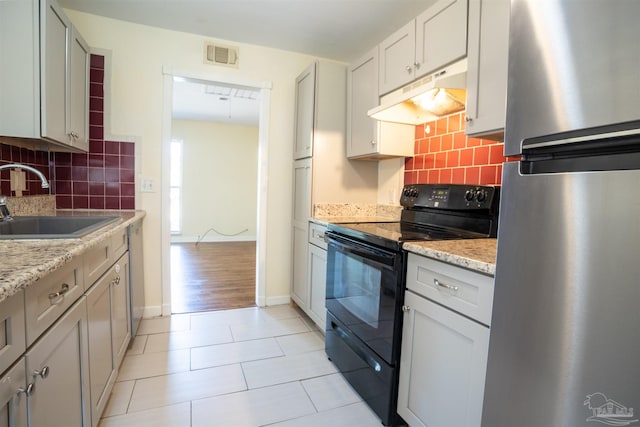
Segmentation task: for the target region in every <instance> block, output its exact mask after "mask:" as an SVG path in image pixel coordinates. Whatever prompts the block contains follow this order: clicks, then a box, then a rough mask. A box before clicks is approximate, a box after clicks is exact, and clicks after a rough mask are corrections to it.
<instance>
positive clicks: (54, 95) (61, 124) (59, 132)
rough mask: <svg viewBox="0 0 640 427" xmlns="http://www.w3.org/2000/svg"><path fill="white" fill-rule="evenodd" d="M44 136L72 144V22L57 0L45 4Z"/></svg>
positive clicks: (42, 37)
mask: <svg viewBox="0 0 640 427" xmlns="http://www.w3.org/2000/svg"><path fill="white" fill-rule="evenodd" d="M40 7H41V16H42V18H43V19H42V20H41V26H42V27H41V32H40V43H41V55H42V56H41V79H42V80H41V87H42V88H41V90H42V93H41V102H42V105H41V108H42V136H43V137H45V138H50V139H53V140H54V141H58V142H64V143H70V142H71V141H70V138H69V136H67V124H68V123H67V113H68V110H67V105H68V98H67V97H68V92H67V87H68V86H67V85H68V81H67V76H68V75H69V69H68V66H69V56H68V52H67V47H68V45H69V40H71V21H69V18H67V17H66V16H65V15H64V13H63V12H62V9H61V8H60V7H59V6H58V4H57V3H56V2H55V1H53V0H41V6H40Z"/></svg>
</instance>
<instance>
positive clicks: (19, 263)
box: [0, 210, 146, 303]
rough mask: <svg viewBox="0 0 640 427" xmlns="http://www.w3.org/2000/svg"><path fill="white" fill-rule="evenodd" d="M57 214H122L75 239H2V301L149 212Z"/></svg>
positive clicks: (0, 291) (89, 211) (0, 249)
mask: <svg viewBox="0 0 640 427" xmlns="http://www.w3.org/2000/svg"><path fill="white" fill-rule="evenodd" d="M55 215H58V216H60V215H73V216H76V215H77V216H119V217H120V219H118V220H117V221H115V222H113V223H110V224H108V225H106V226H104V227H102V228H100V229H98V230H96V231H93V232H91V233H89V234H87V235H86V236H83V237H80V238H75V239H24V240H0V253H1V254H2V259H3V261H2V263H1V264H0V303H1V302H2V301H4V300H6V299H7V298H9V297H11V296H13V295H15V294H16V293H18V292H19V291H20V290H22V289H24V288H26V287H29V286H31V285H33V284H35V283H37V282H38V281H39V280H40V279H42V278H43V277H45V276H47V275H49V274H51V273H52V272H54V271H56V270H57V269H59V268H61V267H62V266H64V265H65V264H67V263H69V262H70V261H71V260H72V259H73V258H74V257H77V256H79V255H81V254H83V253H84V252H86V251H87V250H88V249H90V248H92V247H95V246H96V245H98V244H100V243H101V242H103V241H104V240H106V239H108V238H110V237H111V236H113V235H114V234H115V233H117V232H119V231H120V230H122V229H123V228H126V227H127V226H129V225H130V224H132V223H134V222H135V221H137V220H139V219H141V218H144V217H145V216H146V212H145V211H142V210H136V211H111V210H87V211H73V210H57V211H56V212H55Z"/></svg>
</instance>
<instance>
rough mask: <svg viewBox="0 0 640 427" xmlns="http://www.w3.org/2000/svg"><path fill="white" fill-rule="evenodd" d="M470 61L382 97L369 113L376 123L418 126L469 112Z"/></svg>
mask: <svg viewBox="0 0 640 427" xmlns="http://www.w3.org/2000/svg"><path fill="white" fill-rule="evenodd" d="M466 85H467V59H466V58H465V59H462V60H460V61H458V62H455V63H453V64H451V65H449V66H448V67H446V68H444V69H442V70H440V71H438V72H436V73H433V74H431V75H429V76H426V77H423V78H422V79H419V80H417V81H415V82H413V83H411V84H409V85H407V86H405V87H403V88H400V89H398V90H396V91H395V92H391V93H390V94H388V95H385V96H383V97H382V98H380V106H378V107H376V108H373V109H371V110H369V111H368V112H367V114H368V115H369V117H371V118H374V119H376V120H380V121H385V122H394V123H404V124H411V125H417V124H421V123H425V122H428V121H429V120H433V119H435V118H438V117H440V116H445V115H447V114H451V113H455V112H458V111H462V110H464V109H465V101H466V98H467V91H466V89H465V88H466Z"/></svg>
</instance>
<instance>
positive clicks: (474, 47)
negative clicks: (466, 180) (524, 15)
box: [465, 0, 509, 139]
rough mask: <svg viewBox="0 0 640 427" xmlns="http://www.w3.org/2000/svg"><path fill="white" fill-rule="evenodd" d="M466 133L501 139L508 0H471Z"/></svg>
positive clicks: (507, 32) (503, 120)
mask: <svg viewBox="0 0 640 427" xmlns="http://www.w3.org/2000/svg"><path fill="white" fill-rule="evenodd" d="M468 49H469V55H468V67H469V68H468V73H467V115H466V118H465V121H466V127H465V132H466V134H467V135H471V136H484V137H492V136H493V137H494V138H495V139H502V138H503V132H504V125H505V115H506V92H507V58H508V50H509V0H470V3H469V47H468Z"/></svg>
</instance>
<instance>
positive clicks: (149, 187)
mask: <svg viewBox="0 0 640 427" xmlns="http://www.w3.org/2000/svg"><path fill="white" fill-rule="evenodd" d="M140 191H141V192H143V193H155V192H156V182H155V180H154V179H153V178H142V180H141V187H140Z"/></svg>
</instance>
